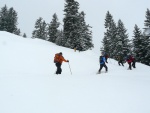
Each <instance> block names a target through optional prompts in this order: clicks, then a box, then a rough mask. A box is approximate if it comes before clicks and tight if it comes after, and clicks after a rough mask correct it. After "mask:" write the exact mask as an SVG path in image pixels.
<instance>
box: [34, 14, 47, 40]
mask: <svg viewBox="0 0 150 113" xmlns="http://www.w3.org/2000/svg"><path fill="white" fill-rule="evenodd" d="M46 27H47V24H46V23H45V21H43V19H42V17H40V18H39V19H37V21H36V23H35V30H34V31H33V32H32V38H39V39H43V40H46V39H47V32H46Z"/></svg>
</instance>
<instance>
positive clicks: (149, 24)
mask: <svg viewBox="0 0 150 113" xmlns="http://www.w3.org/2000/svg"><path fill="white" fill-rule="evenodd" d="M145 17H146V20H145V21H144V22H145V23H144V25H145V27H147V28H150V10H149V9H147V11H146V16H145Z"/></svg>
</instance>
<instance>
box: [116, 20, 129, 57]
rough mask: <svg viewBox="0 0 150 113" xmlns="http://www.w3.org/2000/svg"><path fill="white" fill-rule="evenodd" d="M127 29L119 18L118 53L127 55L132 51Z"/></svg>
mask: <svg viewBox="0 0 150 113" xmlns="http://www.w3.org/2000/svg"><path fill="white" fill-rule="evenodd" d="M126 32H127V30H126V28H125V27H124V24H123V22H122V21H121V20H120V19H119V20H118V25H117V36H116V49H115V50H117V51H116V55H122V56H125V55H127V54H128V53H131V51H130V46H129V39H128V34H127V33H126Z"/></svg>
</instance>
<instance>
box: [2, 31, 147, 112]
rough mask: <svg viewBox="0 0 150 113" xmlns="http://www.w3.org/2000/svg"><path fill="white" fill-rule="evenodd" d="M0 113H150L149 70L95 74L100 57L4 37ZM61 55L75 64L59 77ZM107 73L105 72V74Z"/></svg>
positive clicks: (4, 34) (114, 66) (142, 67)
mask: <svg viewBox="0 0 150 113" xmlns="http://www.w3.org/2000/svg"><path fill="white" fill-rule="evenodd" d="M0 52H1V56H0V113H150V107H149V105H150V90H149V89H150V74H149V73H150V67H148V66H146V65H143V64H141V63H136V67H137V68H135V69H132V70H127V68H128V65H127V64H125V66H124V67H122V66H118V64H117V62H116V61H115V60H113V59H108V64H107V66H108V70H109V72H108V73H102V74H96V72H97V70H98V69H99V62H98V61H99V55H100V52H97V53H95V52H93V50H89V51H86V52H78V51H77V52H74V51H73V50H72V49H68V48H65V47H60V46H57V45H55V44H53V43H50V42H47V41H43V40H40V39H29V38H22V37H19V36H16V35H13V34H10V33H7V32H2V31H0ZM58 52H62V53H63V56H64V58H65V59H68V60H69V61H70V62H69V64H70V67H71V71H72V75H71V72H70V69H69V65H68V63H66V62H64V63H63V64H62V70H63V71H62V74H61V75H56V74H54V73H55V71H56V67H55V64H54V63H53V58H54V55H55V53H58ZM103 72H105V70H104V69H103Z"/></svg>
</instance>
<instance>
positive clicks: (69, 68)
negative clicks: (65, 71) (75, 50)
mask: <svg viewBox="0 0 150 113" xmlns="http://www.w3.org/2000/svg"><path fill="white" fill-rule="evenodd" d="M68 65H69V69H70V73H71V75H72V72H71V68H70V64H69V62H68Z"/></svg>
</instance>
